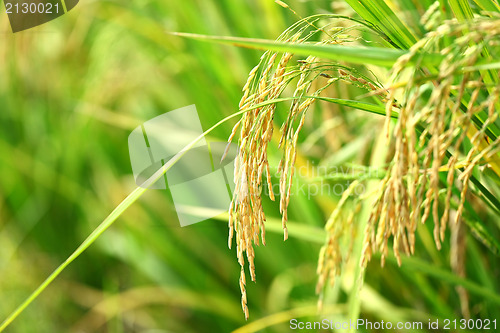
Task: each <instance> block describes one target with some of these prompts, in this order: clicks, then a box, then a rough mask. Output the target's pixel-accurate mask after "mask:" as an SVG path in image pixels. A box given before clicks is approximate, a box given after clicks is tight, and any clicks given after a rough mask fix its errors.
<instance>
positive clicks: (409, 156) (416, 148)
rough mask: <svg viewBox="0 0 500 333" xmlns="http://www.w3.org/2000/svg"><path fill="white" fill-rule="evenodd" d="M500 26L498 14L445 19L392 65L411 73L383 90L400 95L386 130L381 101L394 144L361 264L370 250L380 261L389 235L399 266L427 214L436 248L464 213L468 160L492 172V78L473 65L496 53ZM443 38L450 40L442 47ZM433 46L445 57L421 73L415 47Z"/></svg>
mask: <svg viewBox="0 0 500 333" xmlns="http://www.w3.org/2000/svg"><path fill="white" fill-rule="evenodd" d="M499 33H500V20H499V19H498V18H497V19H493V20H491V19H490V20H481V21H476V22H474V23H473V24H459V23H457V22H451V21H450V22H446V23H445V24H444V25H442V26H440V27H438V28H437V29H436V30H435V31H433V32H430V33H429V34H428V35H427V36H426V38H424V39H422V40H420V41H419V42H418V43H417V44H415V46H414V47H413V48H412V49H411V52H410V54H409V55H408V56H404V57H402V58H400V59H399V61H398V62H397V64H396V65H395V66H394V68H393V74H394V76H393V77H394V78H395V80H397V79H398V78H402V77H405V78H407V77H408V76H409V79H408V81H407V84H406V85H404V86H403V87H401V88H392V89H389V93H390V95H391V97H393V96H396V95H402V96H403V100H402V105H401V108H400V109H399V110H398V113H399V116H398V120H397V123H396V125H395V127H394V129H393V131H392V133H391V134H390V135H389V131H388V129H389V120H390V115H391V112H392V111H393V105H392V102H391V100H392V98H391V100H389V101H388V102H387V107H386V110H387V121H386V125H387V126H386V129H387V131H388V132H387V134H388V136H390V140H391V142H392V143H393V145H394V148H395V149H394V154H393V156H392V163H391V164H390V167H389V169H388V172H387V175H386V177H385V178H384V179H383V180H382V182H381V183H380V185H379V186H380V191H379V193H380V194H379V196H378V197H377V198H376V201H375V208H374V210H373V211H372V213H371V215H370V217H369V221H368V226H367V229H366V234H365V242H364V244H365V247H364V253H363V255H364V257H363V264H364V265H366V263H367V262H368V261H369V260H370V258H371V256H372V254H373V253H374V252H375V251H379V252H380V253H381V255H382V265H383V264H384V259H385V257H386V256H387V254H388V248H389V239H390V238H393V240H392V248H393V252H394V254H395V256H396V258H397V260H398V263H399V264H400V265H401V256H400V253H401V252H403V253H404V254H406V255H409V254H413V253H414V251H415V231H416V228H417V225H418V223H419V222H421V223H425V222H426V221H427V220H428V219H429V218H432V220H433V222H434V232H433V233H434V241H435V243H436V246H437V248H438V249H439V248H441V243H442V242H443V241H444V238H445V231H446V228H447V224H448V223H455V224H456V223H458V222H459V220H460V218H461V216H462V213H463V210H464V203H465V200H466V197H467V193H468V192H467V191H468V186H469V180H470V177H471V175H472V171H473V170H474V167H476V166H478V165H481V164H485V165H486V164H487V165H488V167H491V168H492V169H493V170H494V171H495V172H497V174H498V170H499V169H498V157H497V153H498V152H499V150H500V146H499V143H500V139H499V138H495V137H494V135H492V134H491V133H490V132H489V127H490V125H492V124H493V123H494V122H495V120H496V118H497V113H496V112H495V108H496V107H498V106H499V104H498V102H499V101H498V99H499V95H500V86H499V83H498V77H491V76H490V73H489V72H488V71H486V70H485V71H479V70H476V69H474V67H473V66H474V65H476V64H477V62H478V59H479V58H480V55H481V54H482V53H483V54H484V52H498V44H497V43H498V35H499ZM445 38H451V39H454V42H453V43H452V44H451V45H450V46H448V47H446V48H444V49H442V50H441V48H442V45H443V41H444V39H445ZM439 50H441V51H440V53H441V54H442V55H443V56H444V60H443V61H442V62H441V65H440V66H439V68H436V69H434V70H429V73H427V75H426V76H422V75H421V72H419V71H418V69H417V68H415V67H414V66H412V65H409V60H410V59H412V58H416V57H418V52H421V51H427V52H429V51H430V52H439ZM431 80H432V81H431ZM394 86H395V87H398V86H401V85H400V84H395V85H394ZM430 90H431V92H430V96H429V91H430ZM479 119H483V121H479ZM466 138H468V140H469V141H470V143H471V145H470V146H471V148H470V149H468V150H465V148H464V147H465V146H464V145H463V143H464V140H465V139H466ZM464 155H465V157H464V159H463V160H461V161H459V159H460V158H461V157H463V156H464ZM457 173H459V176H458V177H457ZM457 181H458V182H459V183H460V184H461V187H462V190H461V193H460V195H459V203H458V206H457V207H454V208H453V209H456V213H455V214H450V211H451V209H452V188H453V185H454V184H455V183H456V182H457ZM442 184H445V185H444V186H443V185H442ZM440 199H441V202H443V203H442V204H441V205H440ZM452 215H453V219H452V218H450V216H452ZM450 220H452V221H450Z"/></svg>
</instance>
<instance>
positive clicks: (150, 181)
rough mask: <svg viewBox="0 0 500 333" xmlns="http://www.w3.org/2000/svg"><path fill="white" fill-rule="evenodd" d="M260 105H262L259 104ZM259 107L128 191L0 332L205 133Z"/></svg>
mask: <svg viewBox="0 0 500 333" xmlns="http://www.w3.org/2000/svg"><path fill="white" fill-rule="evenodd" d="M261 106H262V105H261ZM257 107H260V106H258V105H256V106H254V107H253V108H248V109H246V110H243V111H239V112H236V113H233V114H231V115H230V116H228V117H226V118H224V119H222V120H221V121H219V122H218V123H217V124H215V125H214V126H212V127H210V128H209V129H208V130H206V131H205V132H204V133H202V134H201V135H200V136H198V137H197V138H196V139H194V140H193V141H192V142H191V143H189V144H188V145H186V146H185V147H184V148H183V149H182V150H181V151H179V152H178V153H177V154H176V155H175V156H174V157H172V158H171V159H170V160H169V161H168V162H167V163H165V164H164V165H163V166H162V167H161V168H160V169H158V170H157V171H156V172H155V173H154V174H153V175H152V176H151V177H150V178H149V179H147V180H146V181H145V182H144V183H143V184H141V186H139V187H137V188H136V189H135V190H134V191H132V193H130V194H129V195H128V196H127V197H126V198H125V199H124V200H123V201H122V202H121V203H120V204H119V205H118V206H117V207H116V208H115V209H114V210H113V211H112V212H111V213H110V214H109V215H108V217H106V218H105V219H104V221H102V222H101V224H99V226H98V227H97V228H96V229H94V231H93V232H92V233H91V234H90V235H89V236H88V237H87V238H86V239H85V240H84V241H83V243H82V244H81V245H80V246H79V247H78V248H77V249H76V250H75V251H74V252H73V253H72V254H71V255H70V256H69V257H68V259H66V260H65V261H64V262H63V263H62V264H61V265H59V267H57V268H56V269H55V270H54V271H53V272H52V273H51V274H50V275H49V277H48V278H47V279H45V281H43V282H42V284H40V286H38V287H37V288H36V289H35V291H33V293H31V294H30V295H29V296H28V298H26V300H24V301H23V302H22V303H21V304H20V305H19V306H18V307H17V308H16V309H15V310H14V311H13V312H12V313H11V314H10V315H9V316H8V317H7V318H6V319H5V320H4V321H3V322H2V324H1V325H0V332H3V331H4V330H5V328H7V326H9V325H10V324H11V323H12V322H13V321H14V320H15V319H16V318H17V317H18V316H19V315H20V314H21V313H22V312H23V311H24V310H25V309H26V308H27V307H28V306H29V305H30V304H31V303H32V302H33V301H34V300H35V299H36V298H37V297H38V296H39V295H40V294H41V293H42V292H43V291H44V290H45V289H46V288H47V287H48V286H49V285H50V284H51V283H52V281H54V280H55V279H56V277H58V276H59V275H60V274H61V272H62V271H63V270H64V269H65V268H66V267H68V265H69V264H71V263H72V262H73V261H74V260H75V259H76V258H78V257H79V256H80V254H82V253H83V252H84V251H85V250H86V249H88V248H89V247H90V245H92V244H93V243H94V242H95V241H96V240H97V239H98V238H99V236H101V235H102V234H103V233H104V231H106V230H107V229H108V228H109V227H110V226H111V225H112V224H113V223H114V222H115V221H116V220H117V219H118V217H120V216H121V215H122V214H123V213H124V212H125V211H126V210H127V208H129V207H130V206H131V205H132V204H133V203H134V202H135V201H137V199H139V198H140V197H141V196H142V195H143V194H144V193H145V192H146V191H147V190H148V188H149V187H151V185H152V184H154V183H155V182H156V181H157V180H158V179H160V178H161V177H162V176H163V175H164V174H165V173H166V172H167V171H168V170H169V169H170V168H172V166H174V165H175V163H177V162H178V161H179V160H180V159H181V158H182V156H184V155H185V154H186V153H187V152H188V151H189V150H190V149H191V148H193V147H194V145H195V144H196V143H197V142H199V141H200V140H201V139H202V138H203V137H205V135H207V134H208V133H210V132H212V131H213V130H214V129H216V128H217V127H218V126H220V125H221V124H223V123H224V122H226V121H228V120H230V119H231V118H234V117H236V116H238V115H241V114H243V113H245V112H247V111H249V110H251V109H254V108H257Z"/></svg>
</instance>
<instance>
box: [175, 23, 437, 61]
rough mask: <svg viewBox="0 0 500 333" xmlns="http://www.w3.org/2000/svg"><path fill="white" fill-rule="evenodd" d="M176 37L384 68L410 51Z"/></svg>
mask: <svg viewBox="0 0 500 333" xmlns="http://www.w3.org/2000/svg"><path fill="white" fill-rule="evenodd" d="M174 35H176V36H180V37H186V38H191V39H197V40H201V41H207V42H215V43H220V44H229V45H234V46H240V47H248V48H253V49H260V50H271V51H275V52H290V53H294V54H299V55H303V56H310V55H312V56H316V57H320V58H324V59H331V60H336V61H346V62H349V63H355V64H363V65H366V64H371V65H377V66H383V67H391V66H392V65H394V63H395V62H396V61H397V60H398V59H399V57H401V56H403V55H406V54H408V52H407V51H403V50H396V49H386V48H380V47H365V46H363V47H361V46H359V47H354V46H344V45H324V44H308V43H302V44H298V43H285V42H276V41H273V40H267V39H255V38H239V37H221V36H207V35H200V34H191V33H180V32H177V33H174ZM442 60H443V56H441V55H439V54H430V53H421V54H420V55H417V56H415V57H412V58H411V59H410V63H414V64H416V63H417V62H418V63H419V64H420V65H423V66H438V65H439V64H440V63H441V61H442Z"/></svg>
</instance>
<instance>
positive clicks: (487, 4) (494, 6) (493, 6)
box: [474, 0, 500, 13]
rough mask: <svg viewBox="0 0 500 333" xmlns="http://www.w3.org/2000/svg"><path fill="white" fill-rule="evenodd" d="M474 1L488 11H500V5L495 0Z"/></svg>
mask: <svg viewBox="0 0 500 333" xmlns="http://www.w3.org/2000/svg"><path fill="white" fill-rule="evenodd" d="M474 2H475V3H476V4H477V5H478V6H479V7H480V8H481V9H482V10H485V11H487V12H494V13H495V12H496V13H500V6H499V5H498V3H496V2H495V1H493V0H474Z"/></svg>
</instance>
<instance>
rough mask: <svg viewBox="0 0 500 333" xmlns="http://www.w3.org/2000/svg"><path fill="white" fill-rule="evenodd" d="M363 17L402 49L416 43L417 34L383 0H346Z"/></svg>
mask: <svg viewBox="0 0 500 333" xmlns="http://www.w3.org/2000/svg"><path fill="white" fill-rule="evenodd" d="M346 1H347V3H348V4H349V5H350V6H351V7H352V8H353V9H354V10H355V11H357V12H358V14H359V15H361V17H363V18H364V19H365V20H367V21H369V22H370V23H372V24H373V25H375V26H376V27H378V28H379V29H380V30H382V31H383V32H384V33H385V34H386V36H387V37H388V38H389V39H390V40H391V41H392V42H393V43H394V44H396V46H397V47H399V48H401V49H409V48H410V47H411V46H412V45H413V44H415V43H416V41H417V40H416V38H415V36H414V35H413V34H412V33H411V32H410V30H409V29H408V28H407V27H406V26H405V25H404V24H403V22H402V21H401V20H400V19H399V17H398V16H397V15H396V14H395V13H394V12H393V11H392V10H391V9H390V8H389V6H387V4H386V3H385V1H381V0H346Z"/></svg>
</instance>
